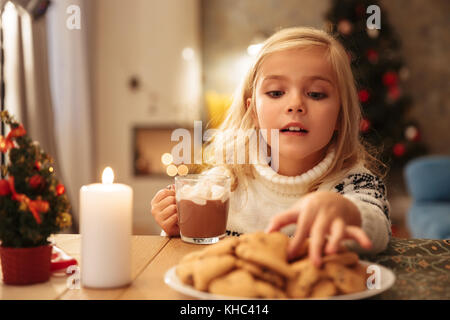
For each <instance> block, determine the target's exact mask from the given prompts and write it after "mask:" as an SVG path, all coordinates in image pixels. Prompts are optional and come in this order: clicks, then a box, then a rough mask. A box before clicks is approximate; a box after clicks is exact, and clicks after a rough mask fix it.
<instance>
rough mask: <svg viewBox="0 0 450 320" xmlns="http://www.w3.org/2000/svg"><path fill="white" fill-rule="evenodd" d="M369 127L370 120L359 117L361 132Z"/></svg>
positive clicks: (364, 131)
mask: <svg viewBox="0 0 450 320" xmlns="http://www.w3.org/2000/svg"><path fill="white" fill-rule="evenodd" d="M369 129H370V121H369V120H367V119H361V122H360V123H359V130H360V131H361V132H362V133H366V132H367V131H369Z"/></svg>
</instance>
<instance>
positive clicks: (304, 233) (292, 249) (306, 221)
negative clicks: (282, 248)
mask: <svg viewBox="0 0 450 320" xmlns="http://www.w3.org/2000/svg"><path fill="white" fill-rule="evenodd" d="M312 223H313V219H312V217H311V214H310V212H309V211H306V212H304V213H301V214H299V216H298V219H297V228H296V229H295V234H294V237H293V238H292V239H291V241H289V246H288V259H289V260H292V259H295V258H296V257H297V255H298V254H299V253H300V251H301V250H300V249H301V247H302V245H303V242H304V241H305V239H306V238H307V237H308V235H309V229H310V228H311V225H312Z"/></svg>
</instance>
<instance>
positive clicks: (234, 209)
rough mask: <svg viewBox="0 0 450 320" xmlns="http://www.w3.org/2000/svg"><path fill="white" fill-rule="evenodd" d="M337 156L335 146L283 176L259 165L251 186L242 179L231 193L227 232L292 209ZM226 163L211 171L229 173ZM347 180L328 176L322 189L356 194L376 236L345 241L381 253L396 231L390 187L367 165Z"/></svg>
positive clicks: (365, 224) (257, 225) (261, 225)
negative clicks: (297, 171) (363, 241)
mask: <svg viewBox="0 0 450 320" xmlns="http://www.w3.org/2000/svg"><path fill="white" fill-rule="evenodd" d="M334 157H335V151H334V149H330V150H329V151H328V152H327V154H326V156H325V158H324V159H323V160H322V161H321V162H320V163H318V164H317V165H316V166H314V167H313V168H311V169H310V170H308V171H307V172H305V173H303V174H301V175H299V176H295V177H288V176H283V175H280V174H278V173H277V172H275V171H274V170H273V169H272V168H271V167H270V166H269V165H259V164H258V165H254V166H253V171H254V176H255V178H254V179H251V178H249V179H248V185H247V187H246V188H245V187H244V185H243V184H239V185H238V187H237V188H236V190H234V191H233V192H232V193H231V196H230V210H229V215H228V224H227V234H228V235H240V234H242V233H249V232H255V231H261V230H264V229H265V228H266V227H267V226H268V224H269V221H270V219H271V218H272V217H273V216H274V215H275V214H277V213H280V212H282V211H285V210H287V209H289V208H290V207H291V206H292V205H293V204H294V203H295V202H296V201H298V200H299V199H300V198H301V197H302V196H304V195H306V194H307V186H308V183H309V182H311V181H312V180H314V179H315V178H316V177H319V176H320V175H321V174H323V173H324V172H325V171H326V170H327V169H328V168H329V167H330V165H331V163H332V162H333V160H334ZM224 171H225V169H224V168H223V167H215V168H213V169H210V170H209V171H208V172H207V173H206V174H208V173H213V174H217V173H226V172H224ZM343 176H344V177H345V178H344V179H342V180H335V181H326V182H324V183H322V184H321V185H320V186H319V188H318V189H317V191H321V190H322V191H333V192H337V193H340V194H341V195H342V196H344V197H346V198H347V199H349V200H351V201H352V202H353V203H354V204H355V205H356V207H357V208H358V210H359V212H360V214H361V222H362V225H361V227H362V229H363V230H364V231H365V233H366V234H367V235H368V237H369V238H370V240H371V241H372V248H371V249H370V250H366V249H363V248H361V247H360V246H359V245H358V244H357V243H356V242H355V241H353V240H345V241H344V245H346V246H347V247H349V248H350V249H351V250H354V251H356V252H359V253H367V254H375V253H378V252H381V251H383V250H385V249H386V247H387V244H388V242H389V239H390V237H391V223H390V217H389V208H390V207H389V202H388V200H387V193H386V187H385V185H384V184H383V182H382V181H381V179H380V178H379V177H377V176H376V175H374V174H373V173H371V172H370V171H369V170H368V169H367V168H365V167H364V166H363V165H356V166H354V167H353V168H351V169H350V170H347V171H346V172H345V174H344V175H343ZM294 231H295V225H291V226H287V227H285V228H283V229H282V232H284V233H286V234H288V235H293V233H294Z"/></svg>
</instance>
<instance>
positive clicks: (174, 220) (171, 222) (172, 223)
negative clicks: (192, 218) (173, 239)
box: [161, 214, 180, 236]
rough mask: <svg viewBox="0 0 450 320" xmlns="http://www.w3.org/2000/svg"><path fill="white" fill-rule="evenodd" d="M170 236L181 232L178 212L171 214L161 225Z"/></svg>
mask: <svg viewBox="0 0 450 320" xmlns="http://www.w3.org/2000/svg"><path fill="white" fill-rule="evenodd" d="M161 227H162V228H163V229H164V231H165V232H166V233H167V235H168V236H176V235H179V234H180V227H179V226H178V216H177V215H176V214H174V215H172V216H170V217H169V218H168V219H167V220H165V221H164V222H163V225H162V226H161Z"/></svg>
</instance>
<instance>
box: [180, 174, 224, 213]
mask: <svg viewBox="0 0 450 320" xmlns="http://www.w3.org/2000/svg"><path fill="white" fill-rule="evenodd" d="M229 196H230V195H229V192H228V190H226V189H225V188H224V187H223V186H220V185H217V184H215V183H214V180H213V179H208V177H207V176H205V177H204V178H202V179H200V180H199V181H198V182H197V183H196V184H195V185H193V186H191V185H184V186H182V187H181V189H180V190H177V191H176V200H177V201H180V200H190V201H192V202H194V203H195V204H198V205H201V206H204V205H205V204H206V201H207V200H221V201H222V202H225V201H226V200H228V198H229Z"/></svg>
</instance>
